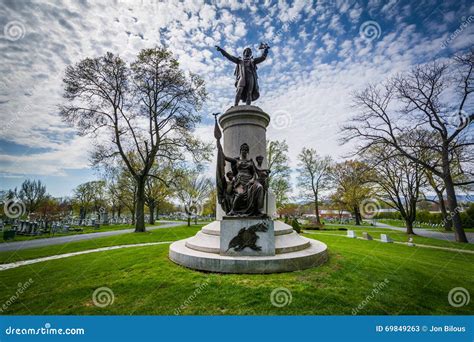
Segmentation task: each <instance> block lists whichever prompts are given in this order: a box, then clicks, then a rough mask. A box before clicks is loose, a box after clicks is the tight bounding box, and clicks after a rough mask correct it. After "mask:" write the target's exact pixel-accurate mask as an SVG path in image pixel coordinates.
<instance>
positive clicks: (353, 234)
mask: <svg viewBox="0 0 474 342" xmlns="http://www.w3.org/2000/svg"><path fill="white" fill-rule="evenodd" d="M347 237H348V238H351V239H355V238H357V236H356V233H355V231H353V230H348V231H347Z"/></svg>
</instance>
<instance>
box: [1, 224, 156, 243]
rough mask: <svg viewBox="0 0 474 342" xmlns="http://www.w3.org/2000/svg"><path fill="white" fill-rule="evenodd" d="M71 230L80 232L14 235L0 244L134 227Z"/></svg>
mask: <svg viewBox="0 0 474 342" xmlns="http://www.w3.org/2000/svg"><path fill="white" fill-rule="evenodd" d="M160 224H162V223H161V222H159V221H156V222H155V224H153V225H151V224H149V223H146V224H145V226H146V227H151V226H159V225H160ZM71 228H82V231H81V232H75V231H71V232H69V233H56V234H42V235H16V236H15V239H13V240H8V241H5V240H3V239H0V243H8V242H13V241H26V240H34V239H48V238H52V237H58V236H69V235H78V234H89V233H100V232H108V231H111V230H122V229H131V228H135V226H134V225H131V224H110V225H101V226H100V228H98V229H97V228H94V227H79V226H72V227H71Z"/></svg>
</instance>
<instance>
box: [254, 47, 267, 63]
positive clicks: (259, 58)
mask: <svg viewBox="0 0 474 342" xmlns="http://www.w3.org/2000/svg"><path fill="white" fill-rule="evenodd" d="M267 55H268V48H265V49H263V52H262V54H261V56H260V57H256V58H254V60H253V62H254V63H255V64H258V63H262V62H263V61H264V60H265V59H267Z"/></svg>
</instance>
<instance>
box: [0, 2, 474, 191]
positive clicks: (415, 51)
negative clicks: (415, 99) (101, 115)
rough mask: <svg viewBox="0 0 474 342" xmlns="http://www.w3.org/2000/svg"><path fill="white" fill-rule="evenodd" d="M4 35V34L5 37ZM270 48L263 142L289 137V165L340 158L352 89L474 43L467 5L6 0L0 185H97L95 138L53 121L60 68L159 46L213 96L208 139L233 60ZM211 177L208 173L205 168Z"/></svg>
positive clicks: (1, 33)
mask: <svg viewBox="0 0 474 342" xmlns="http://www.w3.org/2000/svg"><path fill="white" fill-rule="evenodd" d="M2 28H3V29H2ZM261 41H265V42H268V43H269V44H270V45H271V49H270V53H269V58H268V59H267V60H266V61H265V62H264V63H262V64H261V68H260V69H259V77H260V88H261V94H262V95H261V99H259V100H258V101H257V102H256V103H255V104H256V105H258V106H260V107H261V108H262V109H264V110H265V111H266V112H268V113H269V114H270V115H271V117H272V123H271V125H270V127H269V129H268V132H267V137H268V138H270V139H278V140H281V139H286V141H287V142H288V144H289V146H290V158H291V163H292V166H296V163H297V160H296V156H297V154H298V153H299V151H300V150H301V148H302V147H303V146H306V147H313V148H316V149H317V150H318V151H319V153H320V154H323V155H331V156H333V157H334V158H335V159H342V158H344V156H346V155H347V153H348V152H349V151H350V150H351V146H348V145H346V146H340V145H339V144H338V138H339V136H338V131H339V127H340V126H341V125H342V124H343V123H344V122H345V120H347V119H348V118H349V117H350V116H351V106H350V104H351V101H350V96H349V95H350V93H351V92H352V91H354V90H357V89H361V88H362V87H364V86H365V85H366V84H367V83H368V82H380V81H382V80H383V79H385V78H386V77H389V76H390V75H393V74H394V73H397V72H404V71H407V70H409V69H410V67H412V66H413V65H415V64H417V63H424V62H428V61H431V60H434V59H439V60H443V59H445V58H448V57H449V56H451V55H452V54H453V53H456V52H459V51H462V50H465V49H467V48H469V47H471V46H473V45H474V44H473V43H474V4H473V3H472V1H462V0H461V1H459V0H458V1H398V0H393V1H368V2H366V1H352V0H349V1H330V2H329V1H294V2H293V1H292V2H290V1H276V0H266V1H258V2H257V1H212V2H201V1H194V0H193V1H182V2H177V1H170V2H156V1H145V0H142V1H110V2H107V1H101V2H100V4H99V3H98V2H97V3H96V2H92V1H91V2H88V1H67V2H61V3H60V2H54V3H49V2H42V1H34V2H30V1H13V0H12V1H5V0H4V1H2V2H1V3H0V60H1V63H0V121H1V123H2V126H1V127H0V189H7V188H11V187H14V186H18V185H19V184H20V183H21V182H22V181H23V180H24V179H25V178H39V179H42V180H43V181H44V182H45V183H46V185H47V188H48V191H49V192H50V193H51V194H53V195H55V196H64V195H69V194H71V190H72V189H73V188H74V187H75V186H77V185H78V184H79V183H81V182H84V181H88V180H92V179H95V178H96V175H95V174H94V171H93V170H91V169H90V166H89V150H90V146H91V141H90V140H89V139H88V138H87V137H78V136H77V135H76V134H75V132H74V129H73V128H72V127H68V126H67V125H65V124H64V123H63V122H61V120H60V118H59V116H58V113H57V106H58V105H59V104H60V103H61V101H62V98H61V93H62V84H61V79H62V76H63V73H64V69H65V67H66V66H67V65H69V64H71V63H75V62H77V61H79V60H80V59H82V58H85V57H90V56H99V55H102V54H104V53H105V52H106V51H112V52H114V53H118V54H120V55H121V56H122V57H124V58H125V59H126V60H129V61H131V60H132V59H133V57H134V56H135V55H136V54H137V53H138V51H139V50H140V49H142V48H147V47H153V46H156V45H165V46H167V47H168V48H169V49H170V50H172V51H173V53H174V54H175V56H176V57H177V58H178V60H179V61H180V63H181V66H182V68H184V69H186V70H190V71H192V72H196V73H199V74H201V75H202V76H203V77H204V79H205V80H206V82H207V88H208V91H209V94H210V98H209V101H208V103H207V104H206V107H205V108H204V109H203V111H202V113H203V115H204V117H205V119H204V120H203V122H202V124H201V125H200V126H199V127H198V129H197V134H199V135H200V136H202V137H206V139H207V140H209V141H212V120H211V119H212V118H211V117H210V115H209V114H208V113H212V112H215V111H221V112H222V111H224V110H225V109H227V108H228V107H229V106H230V105H231V104H232V99H233V96H234V88H233V76H232V73H233V66H232V65H230V64H229V63H228V62H227V61H226V60H224V59H223V58H222V57H221V56H220V54H218V53H217V51H215V49H214V45H220V46H222V47H223V48H225V49H226V50H227V51H228V52H230V53H232V54H241V53H242V50H243V48H244V47H246V46H251V47H252V48H254V53H258V50H256V48H257V47H258V45H259V43H260V42H261ZM208 171H209V174H210V175H211V174H212V165H211V166H210V167H209V170H208Z"/></svg>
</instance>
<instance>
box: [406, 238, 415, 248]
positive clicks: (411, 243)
mask: <svg viewBox="0 0 474 342" xmlns="http://www.w3.org/2000/svg"><path fill="white" fill-rule="evenodd" d="M408 246H410V247H414V246H415V244H414V243H413V238H412V237H409V238H408Z"/></svg>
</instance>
